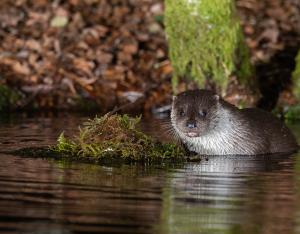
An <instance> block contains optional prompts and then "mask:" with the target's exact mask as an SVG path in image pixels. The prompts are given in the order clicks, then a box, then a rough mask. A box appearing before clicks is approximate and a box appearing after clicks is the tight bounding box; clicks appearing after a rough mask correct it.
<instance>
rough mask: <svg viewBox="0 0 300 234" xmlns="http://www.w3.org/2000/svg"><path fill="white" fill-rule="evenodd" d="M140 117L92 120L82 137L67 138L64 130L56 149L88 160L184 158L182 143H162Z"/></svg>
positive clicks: (181, 159) (150, 160)
mask: <svg viewBox="0 0 300 234" xmlns="http://www.w3.org/2000/svg"><path fill="white" fill-rule="evenodd" d="M139 122H140V118H131V117H129V116H127V115H123V116H120V115H110V114H107V115H105V116H103V117H100V118H98V117H96V118H94V119H93V120H89V121H87V122H86V123H85V124H84V127H83V128H82V129H80V132H79V136H77V137H74V139H67V138H66V137H65V136H64V134H63V133H62V134H61V135H60V137H59V138H58V144H57V145H56V146H55V147H53V148H52V150H53V151H54V152H57V153H59V154H62V155H64V156H68V155H69V156H70V157H71V158H78V159H83V160H88V161H94V162H99V161H106V162H107V161H114V160H118V161H120V160H122V161H146V162H152V161H174V160H176V161H184V160H185V156H186V152H185V150H184V149H183V148H181V147H180V146H177V145H175V144H170V143H167V144H165V143H160V142H158V141H156V140H155V139H153V138H151V137H149V136H147V135H146V134H144V133H143V132H141V131H140V130H139V128H138V123H139Z"/></svg>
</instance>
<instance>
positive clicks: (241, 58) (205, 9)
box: [164, 0, 253, 91]
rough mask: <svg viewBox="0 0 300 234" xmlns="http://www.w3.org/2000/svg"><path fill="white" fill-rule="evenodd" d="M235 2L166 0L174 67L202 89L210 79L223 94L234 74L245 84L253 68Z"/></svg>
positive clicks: (166, 19) (166, 17)
mask: <svg viewBox="0 0 300 234" xmlns="http://www.w3.org/2000/svg"><path fill="white" fill-rule="evenodd" d="M234 2H235V1H233V0H176V1H174V0H166V1H165V3H166V4H165V5H166V10H165V18H164V19H165V20H164V23H165V26H166V33H167V39H168V43H169V51H170V52H169V54H170V59H171V62H172V66H173V68H174V79H173V85H174V86H176V85H177V83H178V77H179V76H186V77H190V78H191V79H193V80H195V81H196V82H197V83H198V85H199V86H200V87H203V86H204V83H205V80H206V79H210V80H211V81H213V82H214V83H215V84H216V85H217V87H219V88H220V89H221V90H222V91H224V90H225V89H226V87H227V82H228V77H229V76H230V75H232V74H233V73H235V74H237V77H238V78H239V80H240V81H243V83H246V82H249V83H251V82H252V81H251V80H250V79H248V78H249V77H251V76H253V69H252V66H251V64H250V60H249V53H248V48H247V47H246V45H245V43H244V37H243V34H242V31H241V27H240V23H239V19H238V17H237V16H236V12H235V6H234Z"/></svg>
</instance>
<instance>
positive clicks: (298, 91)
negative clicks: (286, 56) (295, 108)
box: [292, 51, 300, 101]
mask: <svg viewBox="0 0 300 234" xmlns="http://www.w3.org/2000/svg"><path fill="white" fill-rule="evenodd" d="M292 78H293V93H294V95H295V96H296V97H297V99H298V100H299V101H300V51H299V52H298V55H297V57H296V68H295V70H294V72H293V74H292Z"/></svg>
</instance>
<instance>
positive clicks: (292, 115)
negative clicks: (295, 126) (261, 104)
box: [284, 105, 300, 121]
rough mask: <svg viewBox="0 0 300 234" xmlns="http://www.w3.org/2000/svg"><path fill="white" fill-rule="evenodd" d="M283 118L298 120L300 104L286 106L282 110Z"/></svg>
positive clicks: (299, 118)
mask: <svg viewBox="0 0 300 234" xmlns="http://www.w3.org/2000/svg"><path fill="white" fill-rule="evenodd" d="M284 118H285V119H286V120H288V121H294V120H300V105H295V106H290V107H288V108H287V110H286V111H285V112H284Z"/></svg>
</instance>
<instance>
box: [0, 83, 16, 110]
mask: <svg viewBox="0 0 300 234" xmlns="http://www.w3.org/2000/svg"><path fill="white" fill-rule="evenodd" d="M19 100H20V95H18V94H17V93H16V92H14V91H13V90H11V89H10V88H8V87H7V86H5V85H0V111H5V110H10V109H13V108H15V107H16V104H17V102H18V101H19Z"/></svg>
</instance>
